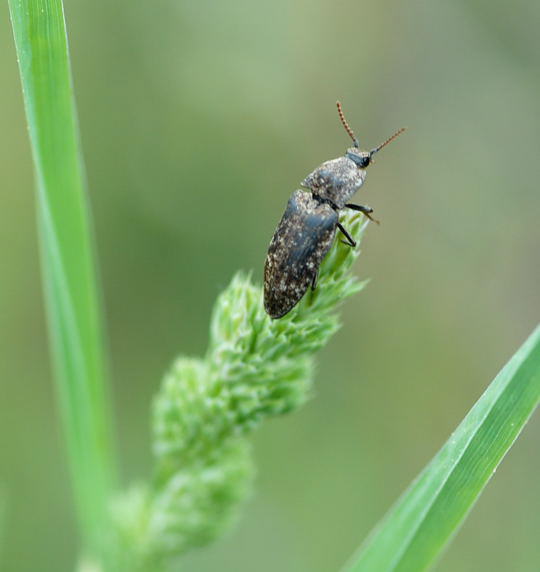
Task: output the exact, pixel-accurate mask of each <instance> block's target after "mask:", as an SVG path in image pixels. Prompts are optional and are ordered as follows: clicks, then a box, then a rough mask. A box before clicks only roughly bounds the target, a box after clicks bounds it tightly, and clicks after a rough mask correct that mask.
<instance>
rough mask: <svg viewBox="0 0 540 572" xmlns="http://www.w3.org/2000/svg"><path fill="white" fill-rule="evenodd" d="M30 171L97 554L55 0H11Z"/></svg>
mask: <svg viewBox="0 0 540 572" xmlns="http://www.w3.org/2000/svg"><path fill="white" fill-rule="evenodd" d="M9 7H10V11H11V20H12V25H13V32H14V36H15V44H16V48H17V56H18V60H19V69H20V74H21V81H22V86H23V94H24V104H25V109H26V117H27V121H28V128H29V132H30V142H31V146H32V155H33V159H34V165H35V171H36V179H37V218H38V225H39V231H40V234H39V238H40V246H41V255H42V263H43V275H44V289H45V298H46V303H47V310H48V318H49V335H50V339H51V345H52V353H53V359H54V366H55V374H56V376H55V379H56V385H57V393H58V398H59V402H60V412H61V414H62V420H63V430H64V436H65V439H66V441H67V445H68V453H69V461H70V466H71V476H72V484H73V488H74V491H75V500H76V505H77V511H78V519H79V524H80V528H81V532H82V535H83V550H84V552H86V553H87V554H88V555H89V556H90V557H91V558H98V559H101V560H103V559H104V554H103V547H104V544H105V543H104V538H103V535H104V532H105V530H106V524H105V523H106V520H107V509H106V507H107V502H108V498H109V496H110V493H111V488H112V486H113V482H114V480H115V478H114V472H115V471H114V466H113V456H112V445H111V431H110V419H109V403H108V400H107V395H106V386H105V382H104V356H103V340H102V329H101V313H100V310H99V300H98V294H97V287H96V279H95V271H94V264H93V253H92V243H91V240H90V230H89V227H90V224H89V212H88V205H87V202H86V196H85V184H84V176H83V171H84V170H83V165H82V160H81V153H80V148H79V139H78V131H77V120H76V114H75V106H74V103H73V94H72V80H71V70H70V66H69V55H68V49H67V39H66V30H65V26H64V14H63V8H62V2H61V1H60V0H10V1H9Z"/></svg>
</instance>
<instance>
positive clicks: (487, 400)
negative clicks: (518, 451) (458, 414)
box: [346, 326, 540, 572]
mask: <svg viewBox="0 0 540 572" xmlns="http://www.w3.org/2000/svg"><path fill="white" fill-rule="evenodd" d="M539 402H540V326H539V327H537V328H536V330H535V331H534V332H533V333H532V334H531V335H530V337H529V339H528V340H527V341H526V342H525V343H524V344H523V345H522V346H521V348H520V349H519V350H518V351H517V352H516V354H515V355H514V356H513V357H512V359H511V360H510V361H509V362H508V363H507V364H506V365H505V367H504V368H503V369H502V370H501V371H500V372H499V374H498V375H497V377H496V378H495V379H494V380H493V382H492V383H491V384H490V386H489V387H488V388H487V390H486V391H485V393H484V394H483V395H482V396H481V397H480V399H479V400H478V402H477V403H476V404H475V406H474V407H473V408H472V409H471V411H470V412H469V414H468V415H467V417H465V419H464V420H463V421H462V422H461V424H460V425H459V427H458V428H457V429H456V430H455V431H454V433H453V434H452V436H451V437H450V439H449V440H448V441H447V443H446V444H445V445H444V446H443V447H442V449H441V450H440V451H439V452H438V453H437V455H436V456H435V457H434V458H433V460H432V461H431V462H430V463H429V465H428V466H427V467H426V468H425V469H424V471H423V472H422V473H421V474H420V475H419V476H418V478H417V479H416V481H415V482H414V483H413V484H412V485H411V487H410V488H409V490H408V491H407V492H406V493H405V494H404V495H403V497H402V498H401V499H400V500H399V501H398V502H397V504H396V506H395V507H394V508H393V509H392V510H391V511H390V512H389V514H388V515H387V516H386V518H385V519H384V520H383V522H382V523H381V524H380V525H379V527H378V528H377V529H376V530H375V531H374V532H373V534H372V535H371V537H369V538H368V540H367V541H366V543H365V546H363V547H362V548H361V550H360V552H359V554H358V555H357V556H356V557H355V558H353V560H352V561H351V563H350V565H349V566H347V568H346V570H347V571H348V572H353V571H354V572H364V571H365V572H369V571H371V570H380V571H381V572H384V571H387V570H388V571H390V570H400V571H411V572H412V571H417V570H425V569H426V568H427V567H428V566H429V565H430V564H431V563H432V562H433V561H434V560H435V558H436V557H437V556H438V555H439V554H440V553H441V551H442V549H443V548H444V546H445V545H446V544H447V543H448V541H449V540H450V539H451V537H452V535H453V534H454V533H455V531H456V529H457V528H458V526H459V525H460V524H461V523H462V522H463V520H464V519H465V517H466V516H467V514H468V512H469V510H470V509H471V508H472V506H473V504H474V503H475V501H476V500H477V499H478V497H479V496H480V494H481V493H482V491H483V489H484V487H485V486H486V484H487V482H488V481H489V479H490V478H491V476H492V475H493V474H494V473H495V470H496V468H497V465H498V464H499V463H500V462H501V461H502V459H503V457H504V455H505V454H506V453H507V451H508V450H509V449H510V447H511V446H512V444H513V442H514V441H515V439H516V438H517V437H518V435H519V433H520V432H521V430H522V429H523V427H524V426H525V424H526V423H527V420H528V419H529V417H530V416H531V415H532V413H533V411H534V410H535V409H536V407H537V406H538V403H539Z"/></svg>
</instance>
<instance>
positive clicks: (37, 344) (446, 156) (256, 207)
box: [0, 0, 540, 572]
mask: <svg viewBox="0 0 540 572" xmlns="http://www.w3.org/2000/svg"><path fill="white" fill-rule="evenodd" d="M66 12H67V22H68V30H69V36H70V45H71V53H72V61H73V71H74V78H75V88H76V97H77V104H78V109H79V115H80V124H81V131H82V139H83V145H84V152H85V159H86V165H87V171H88V180H89V189H90V200H91V204H92V208H93V213H94V217H95V230H96V240H97V247H98V252H99V262H100V272H101V277H102V285H103V293H104V299H105V303H106V312H107V327H108V337H109V340H110V346H111V370H112V375H113V380H114V398H115V408H116V419H117V421H116V426H117V432H118V441H119V445H120V452H121V455H122V471H123V478H124V480H125V482H130V481H132V480H133V479H137V478H141V477H146V476H147V475H148V474H149V472H150V470H151V455H150V452H149V433H148V425H149V421H148V409H149V402H150V400H151V398H152V395H153V394H154V393H155V392H156V390H157V387H158V384H159V382H160V378H161V376H162V374H163V372H164V371H165V369H166V368H167V367H168V365H169V363H170V362H171V361H172V359H173V358H174V357H175V356H176V355H177V354H179V353H186V354H201V353H202V352H204V350H205V345H206V340H207V327H208V319H209V314H210V310H211V306H212V303H213V301H214V299H215V297H216V295H217V294H218V292H220V290H221V289H222V288H223V287H224V286H225V285H226V284H227V283H228V281H229V280H230V278H231V276H232V274H233V273H234V272H235V271H236V270H237V269H239V268H243V269H253V271H254V276H255V277H256V279H257V280H260V279H261V270H262V265H263V260H264V256H265V252H266V248H267V245H268V242H269V240H270V237H271V235H272V232H273V230H274V227H275V225H276V223H277V221H278V219H279V217H280V216H281V213H282V210H283V208H284V206H285V203H286V200H287V198H288V196H289V194H290V193H291V192H292V191H293V190H294V189H295V188H297V187H298V184H299V182H300V181H301V180H302V179H303V177H304V176H305V175H306V174H307V173H308V172H309V171H310V170H311V169H312V168H314V167H315V166H316V165H317V164H318V163H320V162H322V161H323V160H326V159H329V158H333V157H335V156H339V155H341V154H342V153H343V151H344V149H345V147H346V146H347V145H348V144H349V141H348V138H347V135H346V134H345V132H344V131H343V129H342V128H341V126H340V124H339V123H338V118H337V114H336V111H335V100H336V99H337V98H340V99H341V100H342V102H343V104H344V107H345V111H346V113H347V116H348V119H349V121H350V123H351V124H352V126H353V127H354V129H355V130H356V131H357V134H358V136H359V137H360V140H361V143H363V144H364V145H365V146H366V147H371V146H374V145H376V144H377V143H379V142H380V141H382V140H383V139H384V138H386V137H387V136H388V135H390V134H391V133H392V132H393V131H394V130H395V129H396V128H398V127H400V126H402V125H406V126H408V127H409V130H408V131H407V132H406V134H404V135H403V136H402V137H400V138H399V139H398V140H397V141H396V142H395V143H393V144H392V145H391V146H390V147H388V148H387V149H385V150H384V152H381V154H380V155H379V156H378V158H377V162H376V164H375V165H374V166H373V167H371V168H370V170H369V175H368V179H367V182H366V185H365V186H364V188H363V189H362V191H361V194H360V193H359V194H358V196H357V197H356V199H357V202H361V203H367V204H369V205H371V206H373V207H374V208H375V211H376V216H377V217H378V218H380V219H381V220H382V225H381V226H380V227H375V226H372V227H370V228H369V230H368V233H367V236H366V239H365V242H364V245H363V254H362V256H361V258H360V260H359V261H358V263H357V266H356V271H357V273H358V274H359V275H360V276H361V277H364V278H365V277H370V278H371V282H370V284H369V287H368V288H367V289H366V290H365V291H364V292H363V293H361V294H359V295H357V296H355V297H354V298H353V299H350V300H349V301H348V302H347V303H346V305H345V307H344V311H343V322H344V326H343V328H342V330H341V331H340V332H339V334H338V335H337V336H336V337H335V338H334V339H333V341H332V343H331V344H330V346H329V347H327V348H326V349H325V350H324V351H323V352H321V355H320V356H319V370H318V375H317V381H316V397H315V399H314V400H312V401H311V402H310V403H309V404H308V405H307V406H306V407H304V408H303V410H302V411H300V412H299V413H297V414H294V415H291V416H290V417H286V418H283V419H279V420H276V421H273V422H270V423H267V424H266V425H265V426H264V427H262V428H261V429H260V430H259V431H258V432H257V434H256V436H255V440H254V441H255V447H254V450H255V455H256V458H257V464H258V467H259V474H258V481H257V490H256V494H255V495H254V496H253V498H252V499H251V501H250V502H249V504H248V505H247V507H246V510H245V511H244V513H243V516H242V518H241V520H240V522H239V524H238V526H237V527H236V529H235V530H233V531H232V532H231V533H230V534H229V535H228V536H227V537H226V538H224V539H222V540H220V541H219V542H218V543H216V544H214V545H213V546H211V547H209V548H207V549H205V550H199V551H196V552H193V553H191V554H189V555H188V556H187V557H186V558H185V560H184V563H185V567H184V569H186V570H190V571H197V572H199V571H200V572H203V571H213V570H218V569H219V570H230V571H235V572H244V571H245V572H247V571H253V570H257V571H258V572H266V571H275V570H280V571H282V572H303V571H306V572H308V571H309V572H326V571H333V570H337V569H338V568H339V566H340V565H341V564H343V562H344V561H345V560H347V558H348V557H349V556H350V554H351V553H352V551H353V550H354V549H355V548H356V547H357V545H358V544H359V542H360V540H361V539H363V538H364V537H365V535H366V534H367V533H368V531H369V530H370V528H371V527H372V526H373V525H374V524H375V523H376V522H377V521H378V520H379V518H380V517H381V516H382V514H383V513H384V512H385V510H386V509H387V508H388V507H389V505H390V504H391V503H392V502H393V501H394V500H395V499H396V497H397V496H398V495H399V493H400V492H401V491H402V490H403V489H404V488H405V487H406V485H407V484H408V483H409V482H410V480H411V479H412V478H413V477H414V476H415V475H416V474H417V473H418V471H419V470H420V469H421V468H422V467H423V466H424V464H425V463H426V462H427V461H428V460H429V459H430V458H431V456H432V455H433V454H434V453H435V452H436V450H437V449H438V448H439V447H440V446H441V444H442V443H443V442H444V441H445V439H446V438H447V437H448V435H449V434H450V432H451V431H452V429H453V428H454V427H455V426H456V425H457V424H458V422H459V421H460V420H461V418H462V417H463V416H464V415H465V413H466V412H467V410H468V409H469V408H470V406H471V405H472V404H473V402H474V401H475V400H476V399H477V398H478V396H479V395H480V394H481V392H482V391H483V389H484V388H485V387H486V385H487V383H488V382H489V381H490V380H491V378H492V377H493V376H494V374H495V373H496V372H497V371H498V370H499V368H500V367H501V366H502V365H503V363H504V362H505V361H506V360H507V359H508V358H509V357H510V355H511V354H512V353H513V351H514V350H515V349H516V348H517V347H518V345H519V344H520V343H521V342H522V341H523V340H524V338H525V337H526V336H527V334H528V333H529V332H530V331H531V330H532V328H533V327H534V326H535V324H536V322H537V321H538V317H539V311H538V310H539V307H540V288H539V282H540V263H539V262H540V261H539V239H540V222H539V220H540V193H539V191H538V181H539V179H540V160H539V152H540V113H539V101H540V100H539V90H540V65H539V64H540V35H539V34H538V22H539V21H540V3H538V2H534V1H533V0H529V1H527V0H517V1H515V2H512V3H509V2H503V1H502V0H489V1H488V0H459V1H455V2H442V1H433V2H421V1H411V2H400V1H398V0H393V1H389V2H378V3H377V2H361V1H358V0H350V1H349V0H342V1H339V2H330V1H326V2H324V1H315V2H305V1H299V0H293V1H290V0H274V1H273V2H250V1H247V0H233V1H231V2H217V1H208V0H200V1H198V2H190V1H187V0H176V1H168V0H161V1H158V2H140V1H137V0H136V1H133V0H116V1H114V2H110V1H109V0H95V1H94V2H83V1H80V0H79V1H71V2H66ZM0 65H1V69H2V83H1V85H2V88H1V90H0V125H1V130H0V172H1V183H0V201H1V202H0V261H1V275H0V319H1V327H0V451H1V464H0V482H1V483H2V488H3V489H4V496H6V497H7V500H8V504H7V514H6V526H5V535H4V542H3V552H4V565H5V569H6V570H10V571H11V570H13V571H17V572H19V571H21V572H22V571H36V570H40V571H42V572H46V571H55V572H57V571H61V570H70V569H72V567H73V562H74V560H75V558H76V554H77V544H76V533H75V529H74V527H75V522H74V517H73V510H72V504H71V497H70V490H69V481H68V475H67V469H66V462H65V457H64V450H63V443H62V438H61V435H60V431H59V423H58V419H57V411H56V405H55V400H54V392H53V386H52V380H51V373H50V364H49V358H48V354H47V340H46V329H45V322H44V310H43V302H42V294H41V287H40V275H39V260H38V252H37V239H36V231H35V221H34V196H33V178H32V165H31V160H30V150H29V144H28V138H27V133H26V128H25V122H24V116H23V107H22V98H21V93H20V84H19V78H18V70H17V67H16V58H15V52H14V48H13V41H12V36H11V30H10V26H9V19H8V13H7V6H5V5H4V9H3V11H2V14H1V16H0ZM539 437H540V422H539V419H538V416H536V418H534V419H533V420H532V422H531V423H529V426H528V427H527V429H526V431H525V432H524V434H523V435H522V436H521V437H520V439H519V440H518V442H517V443H516V445H515V447H514V448H513V449H512V451H511V452H510V454H509V455H508V457H507V458H506V459H505V461H504V463H503V464H502V466H501V467H500V468H499V470H498V472H497V474H496V476H495V478H494V479H493V481H492V482H491V483H490V484H489V486H488V488H487V490H486V491H485V493H484V495H483V496H482V498H481V500H480V501H479V503H478V504H477V506H476V507H475V509H474V511H473V513H472V514H471V516H470V518H469V519H468V521H467V522H466V524H465V525H464V526H463V528H462V529H461V531H460V532H459V534H458V536H457V537H456V539H455V541H454V543H453V544H452V545H451V547H450V548H449V549H448V550H447V551H446V553H445V555H444V557H443V558H442V559H441V561H440V562H439V564H438V565H437V567H436V569H437V570H438V571H440V572H450V571H455V570H460V571H479V570H490V571H494V570H496V571H508V570H513V571H533V570H538V569H539V567H540V543H539V542H538V538H539V534H540V511H539V510H538V507H539V506H540V487H539V483H538V474H539V471H540V458H539V454H538V453H539V447H538V441H539Z"/></svg>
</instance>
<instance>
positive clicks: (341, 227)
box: [337, 222, 356, 246]
mask: <svg viewBox="0 0 540 572" xmlns="http://www.w3.org/2000/svg"><path fill="white" fill-rule="evenodd" d="M337 226H338V228H339V230H340V231H341V232H342V233H343V235H344V236H345V238H346V239H347V242H345V241H344V240H342V241H341V242H342V243H343V244H346V245H347V246H356V242H355V241H354V240H353V238H352V236H351V235H350V234H349V233H348V232H347V231H346V230H345V229H344V228H343V225H342V224H341V223H340V222H338V223H337Z"/></svg>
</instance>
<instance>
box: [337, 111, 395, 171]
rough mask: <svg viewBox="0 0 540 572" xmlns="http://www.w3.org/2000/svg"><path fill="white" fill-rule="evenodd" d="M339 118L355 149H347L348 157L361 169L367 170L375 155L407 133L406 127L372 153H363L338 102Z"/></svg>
mask: <svg viewBox="0 0 540 572" xmlns="http://www.w3.org/2000/svg"><path fill="white" fill-rule="evenodd" d="M336 104H337V108H338V113H339V118H340V119H341V123H343V127H345V131H347V133H348V134H349V136H350V138H351V139H352V140H353V145H354V146H353V147H351V148H349V149H347V153H346V156H347V157H348V158H349V159H351V160H352V161H354V162H355V163H356V165H357V166H358V168H359V169H365V168H366V167H367V166H368V165H369V164H370V163H371V162H372V158H373V155H375V153H377V152H379V151H380V150H381V149H382V148H383V147H386V145H388V143H390V142H391V141H393V140H394V139H395V138H396V137H397V136H398V135H401V134H402V133H403V132H404V131H405V127H402V128H401V129H398V130H397V131H396V132H395V133H394V134H393V135H392V136H391V137H388V139H387V140H386V141H383V142H382V143H381V144H380V145H378V146H377V147H374V148H373V149H372V150H371V151H362V150H361V149H360V144H359V143H358V139H357V138H356V136H355V134H354V132H353V130H352V129H351V128H350V126H349V124H348V123H347V120H346V119H345V115H344V114H343V109H342V108H341V103H340V102H339V101H338V102H336Z"/></svg>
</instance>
